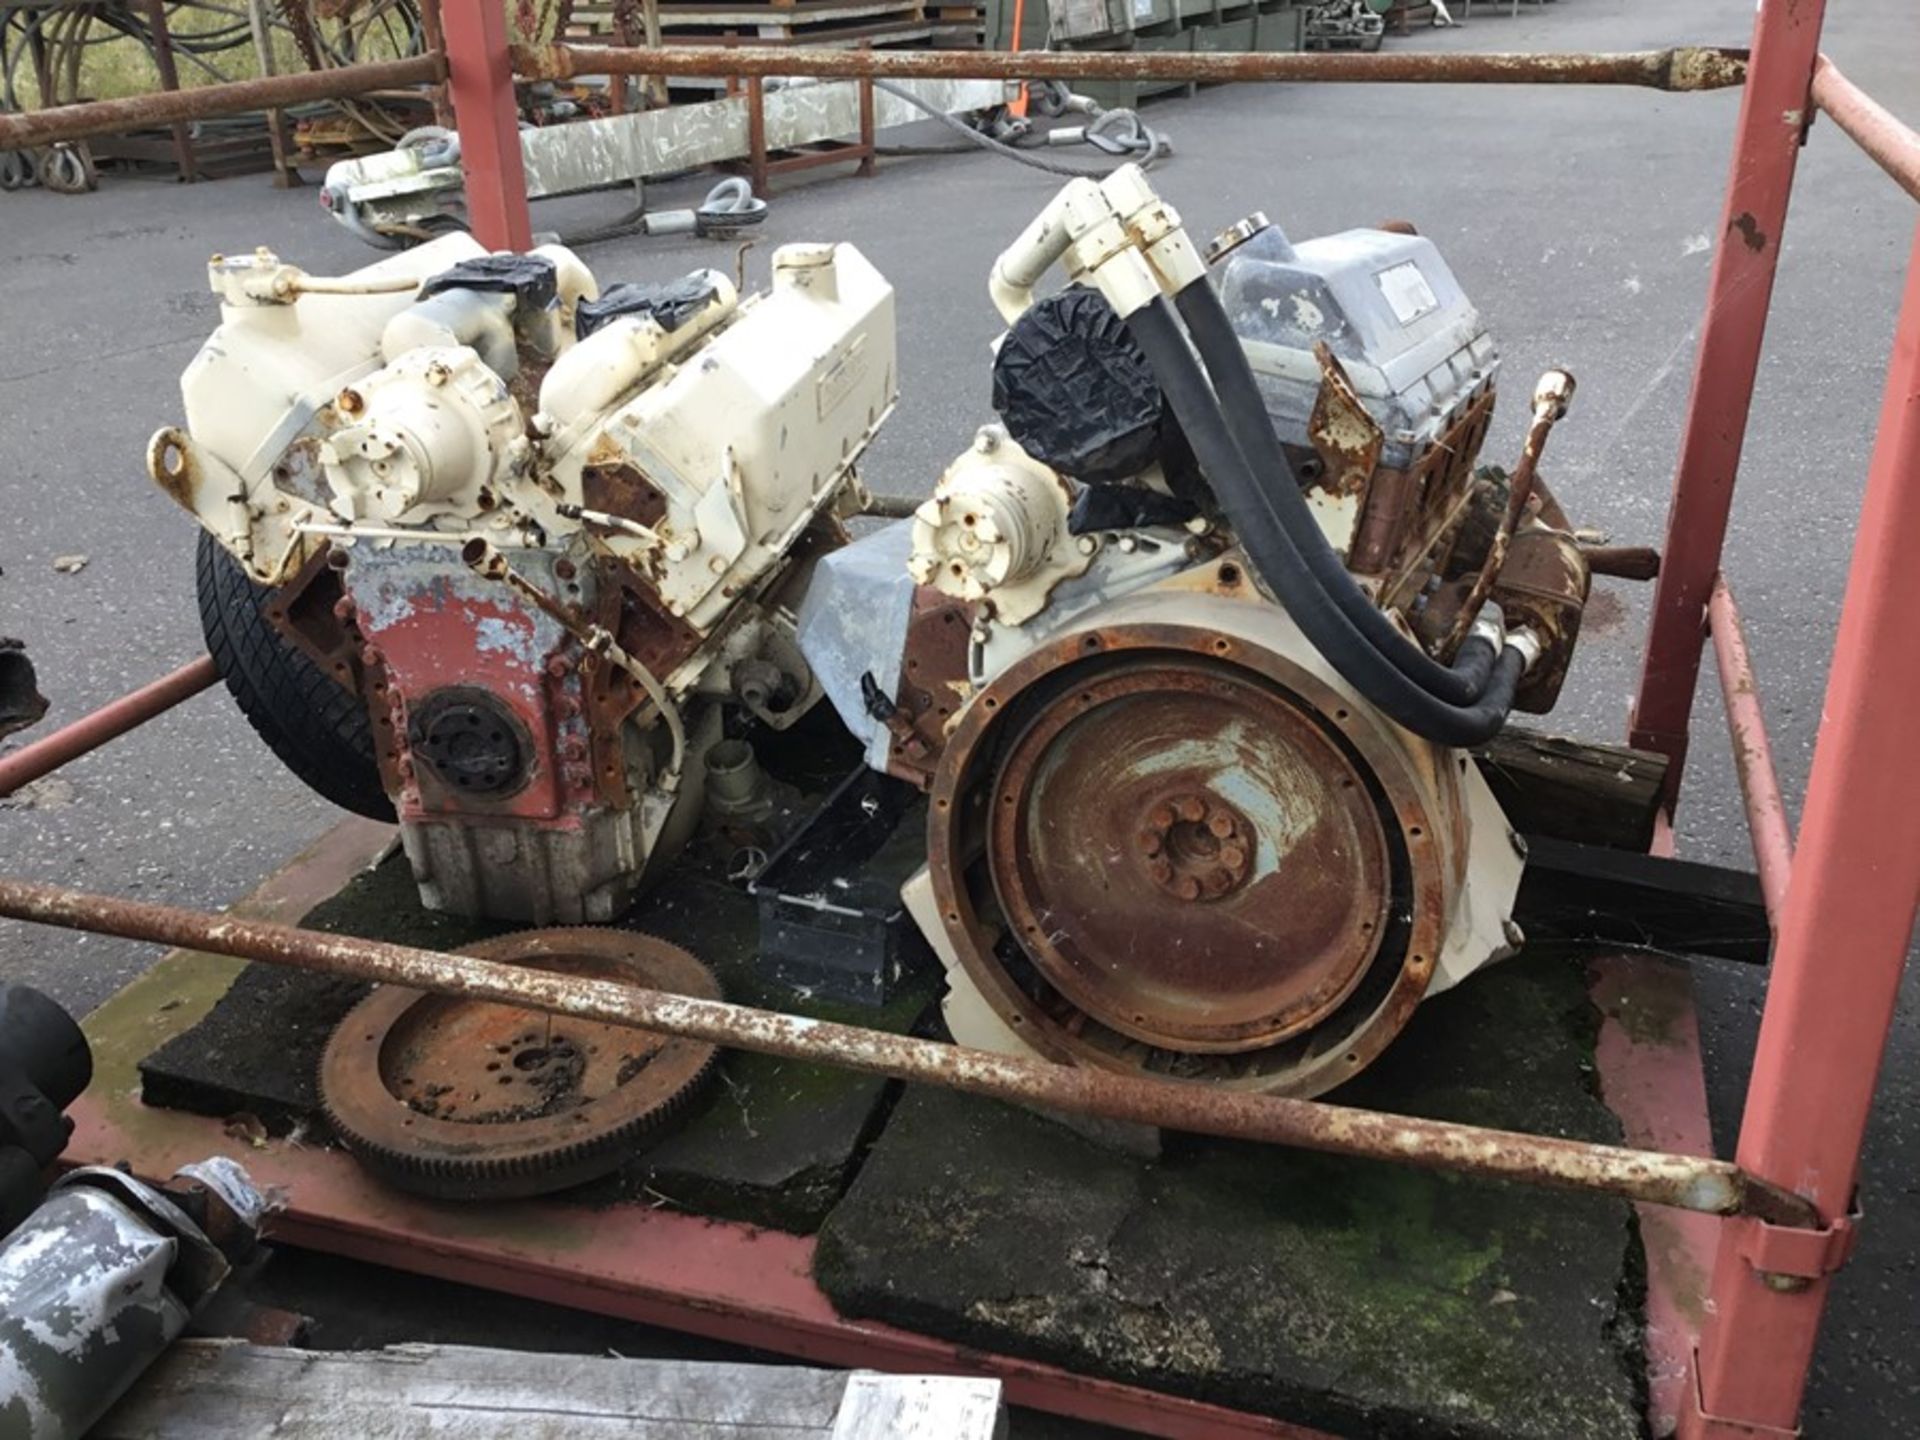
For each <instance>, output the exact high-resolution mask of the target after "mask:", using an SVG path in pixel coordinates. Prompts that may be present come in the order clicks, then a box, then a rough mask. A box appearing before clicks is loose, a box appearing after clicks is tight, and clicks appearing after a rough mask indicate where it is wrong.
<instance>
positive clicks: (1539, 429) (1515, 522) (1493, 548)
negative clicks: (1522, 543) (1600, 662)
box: [1442, 370, 1585, 655]
mask: <svg viewBox="0 0 1920 1440" xmlns="http://www.w3.org/2000/svg"><path fill="white" fill-rule="evenodd" d="M1573 389H1574V384H1573V376H1571V375H1569V374H1568V373H1567V372H1566V371H1564V370H1549V371H1548V372H1547V373H1546V374H1545V375H1543V376H1541V377H1540V383H1539V384H1538V385H1537V386H1536V387H1535V389H1534V392H1533V419H1532V421H1531V422H1530V423H1529V424H1528V426H1527V438H1526V442H1525V444H1523V445H1522V446H1521V447H1520V461H1519V463H1518V464H1516V465H1515V466H1514V467H1513V474H1512V476H1511V477H1510V478H1509V479H1508V481H1507V509H1506V514H1505V515H1503V516H1502V517H1501V519H1500V528H1499V529H1498V530H1496V531H1495V532H1494V536H1493V543H1492V544H1491V545H1489V546H1488V547H1487V556H1486V559H1485V560H1483V561H1481V562H1480V573H1479V574H1477V575H1476V576H1474V579H1473V584H1472V586H1471V587H1470V588H1469V589H1468V590H1467V594H1466V598H1465V599H1464V600H1463V601H1462V602H1461V604H1460V612H1459V614H1458V615H1456V616H1455V617H1454V621H1453V631H1452V633H1451V634H1449V635H1448V636H1447V638H1446V641H1445V643H1444V645H1443V647H1442V653H1443V654H1447V655H1451V654H1453V653H1454V652H1455V651H1456V650H1458V649H1459V648H1460V646H1461V644H1462V643H1463V642H1464V641H1465V640H1466V638H1467V632H1468V631H1469V630H1471V629H1472V628H1473V622H1474V620H1475V618H1476V617H1478V615H1479V614H1480V607H1481V606H1482V605H1484V604H1485V603H1486V599H1487V596H1488V595H1489V594H1490V593H1491V592H1492V590H1493V585H1494V581H1495V580H1496V579H1498V578H1499V575H1500V570H1501V567H1502V566H1504V565H1505V564H1506V563H1507V548H1508V546H1509V545H1511V544H1512V543H1513V536H1514V532H1515V531H1516V530H1518V529H1519V528H1520V521H1521V520H1522V518H1524V517H1525V515H1526V513H1527V502H1528V501H1530V500H1532V498H1533V479H1534V476H1535V475H1536V474H1537V473H1538V472H1539V469H1540V457H1541V455H1542V454H1544V453H1545V452H1546V448H1547V437H1548V436H1550V435H1552V434H1553V427H1554V425H1555V424H1556V423H1557V422H1558V421H1559V420H1560V419H1561V417H1562V416H1564V415H1565V414H1566V413H1567V403H1568V402H1569V401H1570V400H1572V399H1573ZM1581 598H1582V599H1583V600H1584V599H1585V595H1584V593H1583V594H1582V597H1581ZM1543 638H1544V637H1543Z"/></svg>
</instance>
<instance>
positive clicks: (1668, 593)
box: [1630, 0, 1826, 803]
mask: <svg viewBox="0 0 1920 1440" xmlns="http://www.w3.org/2000/svg"><path fill="white" fill-rule="evenodd" d="M1825 13H1826V3H1825V0H1761V5H1760V13H1759V16H1758V18H1757V19H1756V20H1755V21H1754V28H1753V54H1752V56H1751V58H1750V59H1749V61H1748V64H1747V84H1746V89H1745V90H1744V91H1743V92H1742V94H1741V97H1740V121H1739V126H1738V129H1737V131H1736V136H1735V140H1734V149H1733V173H1732V176H1731V178H1730V179H1729V181H1728V184H1727V200H1726V209H1725V212H1724V213H1723V215H1722V217H1721V222H1720V242H1719V246H1718V248H1717V250H1716V252H1715V254H1714V261H1713V277H1712V279H1711V280H1710V281H1709V282H1708V287H1707V310H1706V318H1705V319H1704V320H1703V321H1702V322H1701V326H1700V349H1699V354H1698V358H1697V359H1696V360H1695V362H1694V371H1693V394H1692V397H1691V399H1690V400H1689V401H1688V404H1687V424H1686V431H1685V435H1684V437H1683V438H1682V440H1681V442H1680V463H1679V470H1678V472H1677V474H1676V476H1675V479H1674V487H1673V505H1672V509H1671V510H1670V511H1669V512H1668V516H1667V538H1666V548H1665V553H1664V555H1663V557H1662V560H1661V565H1660V580H1659V585H1658V588H1657V589H1656V590H1655V591H1654V597H1653V619H1652V623H1651V626H1650V628H1649V630H1648V633H1647V648H1646V654H1645V657H1644V659H1643V660H1642V669H1641V672H1640V692H1639V695H1638V697H1637V698H1636V699H1635V701H1634V706H1633V715H1632V719H1631V721H1630V734H1631V740H1632V743H1633V744H1634V745H1635V746H1637V747H1639V748H1640V749H1643V750H1657V751H1659V752H1661V753H1662V754H1664V755H1666V756H1667V757H1668V758H1669V760H1670V761H1671V762H1672V763H1671V764H1670V765H1669V766H1668V768H1667V778H1666V787H1667V800H1668V802H1669V803H1671V802H1672V800H1673V798H1674V796H1675V795H1677V794H1678V793H1679V787H1680V776H1681V773H1682V770H1683V769H1684V767H1685V764H1686V756H1687V735H1688V728H1689V720H1690V718H1691V716H1692V713H1693V696H1694V690H1695V688H1696V686H1697V685H1698V682H1699V678H1700V658H1701V657H1700V647H1701V644H1702V641H1703V638H1704V637H1703V629H1702V627H1703V624H1704V621H1705V616H1706V608H1707V599H1708V596H1709V595H1710V594H1711V592H1712V590H1713V581H1714V577H1715V576H1716V575H1718V574H1719V573H1720V551H1721V547H1722V545H1723V544H1724V542H1725V540H1726V534H1727V514H1728V511H1729V509H1730V508H1731V506H1732V504H1733V482H1734V478H1735V476H1736V475H1737V473H1738V472H1739V469H1740V449H1741V445H1742V443H1743V442H1744V441H1745V439H1746V432H1747V412H1748V410H1749V409H1750V408H1751V406H1752V403H1753V386H1754V380H1755V377H1756V376H1757V375H1758V374H1759V369H1760V346H1761V342H1762V341H1763V340H1764V339H1765V337H1766V328H1767V309H1768V306H1769V305H1770V304H1771V302H1772V297H1773V278H1774V272H1775V269H1776V268H1777V266H1778V264H1779V259H1780V237H1781V232H1782V230H1783V229H1784V227H1785V224H1786V218H1787V200H1788V198H1789V196H1790V194H1791V193H1792V190H1793V172H1794V166H1795V164H1796V163H1797V161H1798V159H1799V154H1800V143H1801V139H1802V137H1803V135H1804V133H1805V129H1806V124H1807V121H1808V119H1809V118H1810V113H1809V108H1808V107H1809V100H1808V92H1809V90H1810V88H1811V86H1812V83H1813V68H1814V64H1815V62H1816V61H1817V60H1818V58H1819V54H1820V22H1821V20H1822V18H1823V17H1824V15H1825Z"/></svg>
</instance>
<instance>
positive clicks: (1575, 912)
mask: <svg viewBox="0 0 1920 1440" xmlns="http://www.w3.org/2000/svg"><path fill="white" fill-rule="evenodd" d="M1514 919H1515V921H1516V922H1517V923H1518V924H1519V926H1520V928H1521V929H1522V930H1524V931H1525V932H1526V934H1527V939H1528V940H1529V941H1530V942H1539V941H1543V940H1545V941H1575V942H1580V943H1586V942H1590V941H1605V942H1607V943H1609V944H1616V945H1625V946H1628V947H1631V948H1635V949H1646V950H1656V951H1659V952H1661V953H1663V954H1668V955H1705V956H1710V957H1713V958H1716V959H1721V960H1738V961H1742V962H1744V963H1746V964H1752V965H1764V964H1766V962H1767V957H1768V954H1769V952H1770V950H1771V948H1772V944H1773V936H1772V932H1771V930H1770V929H1769V927H1768V924H1767V909H1766V905H1765V903H1764V902H1763V901H1762V900H1761V898H1760V882H1759V881H1758V880H1756V879H1755V878H1754V877H1753V876H1752V875H1750V874H1748V873H1747V872H1746V871H1744V870H1728V869H1723V868H1722V867H1720V866H1718V865H1700V864H1696V863H1694V862H1692V861H1687V860H1673V859H1669V858H1667V857H1665V856H1659V855H1646V854H1635V853H1634V852H1632V851H1629V850H1612V849H1608V848H1606V847H1604V846H1600V845H1580V844H1575V843H1573V842H1571V841H1567V840H1555V839H1551V838H1548V837H1544V836H1535V837H1532V838H1530V839H1529V841H1528V853H1527V870H1526V874H1525V875H1524V876H1523V877H1522V878H1521V881H1520V896H1519V899H1518V900H1517V901H1516V902H1515V904H1514Z"/></svg>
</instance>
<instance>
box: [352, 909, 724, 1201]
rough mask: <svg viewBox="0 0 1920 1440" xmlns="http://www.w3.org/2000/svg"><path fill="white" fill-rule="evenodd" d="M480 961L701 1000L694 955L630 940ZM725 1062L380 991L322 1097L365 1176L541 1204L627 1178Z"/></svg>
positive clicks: (625, 935) (702, 985)
mask: <svg viewBox="0 0 1920 1440" xmlns="http://www.w3.org/2000/svg"><path fill="white" fill-rule="evenodd" d="M460 953H461V954H463V955H471V956H474V957H476V958H478V959H482V960H493V961H498V962H500V963H502V964H507V965H519V966H525V967H527V968H529V969H536V970H551V971H556V972H558V973H561V974H565V975H572V976H579V977H581V978H585V979H593V980H613V981H619V982H622V983H625V984H630V985H636V986H641V987H644V988H646V989H650V990H664V991H669V992H672V993H674V994H679V995H692V996H696V997H698V998H701V999H712V1000H717V999H719V998H720V985H719V982H718V981H717V980H715V978H714V976H713V973H712V972H711V971H709V970H708V969H707V968H706V967H705V966H704V965H702V964H701V963H700V962H699V961H698V960H696V959H694V957H693V956H691V955H689V954H688V953H687V952H686V951H685V950H682V949H680V948H679V947H678V946H676V945H669V944H667V943H666V942H665V941H663V940H658V939H655V938H654V937H652V936H650V935H640V934H634V933H631V932H628V931H621V930H597V929H588V928H584V927H581V928H560V929H552V930H528V931H522V932H520V933H517V934H513V935H503V936H500V937H498V938H497V939H493V940H486V941H482V942H480V943H479V944H477V945H469V946H467V947H465V948H464V949H462V950H461V951H460ZM717 1054H718V1052H717V1049H716V1047H714V1046H712V1045H708V1044H703V1043H700V1042H698V1041H692V1040H683V1039H679V1038H675V1037H670V1036H663V1035H656V1034H652V1033H650V1032H648V1031H645V1030H635V1029H632V1028H630V1027H627V1026H621V1025H610V1024H606V1023H604V1022H601V1021H591V1020H581V1019H575V1018H573V1017H570V1016H561V1015H548V1014H545V1013H543V1012H540V1011H536V1010H523V1009H519V1008H516V1007H514V1006H511V1005H501V1004H495V1003H493V1002H490V1001H482V1000H469V999H462V998H458V997H454V996H442V995H428V994H424V993H422V992H420V991H417V990H406V989H401V988H399V987H396V986H389V985H383V986H381V987H379V988H378V989H376V990H375V991H374V992H373V993H372V994H371V995H369V996H368V997H367V998H366V999H365V1000H363V1001H361V1002H360V1004H359V1005H357V1006H355V1007H354V1008H353V1010H351V1011H349V1012H348V1014H347V1016H346V1018H345V1019H344V1020H342V1021H341V1022H340V1026H339V1028H338V1029H336V1030H335V1031H334V1033H333V1037H332V1039H331V1040H329V1041H328V1042H327V1048H326V1052H325V1054H324V1055H323V1056H322V1057H321V1061H320V1098H321V1102H322V1104H323V1105H324V1107H325V1110H326V1115H327V1119H328V1121H329V1122H330V1123H331V1124H332V1126H333V1128H334V1131H335V1132H336V1133H337V1134H338V1135H339V1136H340V1138H341V1140H342V1141H343V1142H344V1143H345V1145H346V1147H347V1148H348V1149H349V1150H350V1151H352V1152H353V1154H354V1156H355V1158H356V1159H358V1160H359V1161H360V1162H361V1163H362V1164H363V1165H365V1166H366V1167H367V1168H368V1169H369V1170H371V1171H373V1172H374V1173H375V1174H376V1175H378V1176H379V1177H380V1178H381V1179H383V1180H385V1181H387V1182H388V1183H390V1184H392V1185H393V1186H395V1187H396V1188H398V1189H402V1190H408V1191H411V1192H413V1193H415V1194H420V1195H429V1196H433V1197H435V1198H437V1199H457V1200H499V1199H511V1198H516V1197H521V1196H527V1195H540V1194H545V1193H547V1192H549V1191H554V1190H561V1189H565V1188H567V1187H568V1186H572V1185H578V1184H581V1183H583V1182H585V1181H587V1180H592V1179H595V1178H597V1177H599V1176H601V1175H605V1174H607V1173H609V1172H610V1171H612V1170H615V1169H617V1168H618V1167H619V1166H620V1165H622V1164H624V1163H625V1162H626V1161H627V1160H628V1159H630V1158H631V1157H632V1156H633V1155H634V1154H635V1153H637V1152H638V1151H639V1150H640V1148H641V1147H642V1145H643V1144H644V1142H645V1141H646V1140H647V1139H649V1138H650V1137H653V1136H656V1135H657V1134H659V1132H660V1131H661V1129H662V1127H664V1126H666V1125H667V1124H668V1123H670V1122H671V1121H673V1120H674V1119H676V1118H677V1117H678V1116H679V1115H680V1114H681V1113H682V1112H683V1111H684V1110H685V1108H686V1106H687V1104H688V1102H689V1101H690V1100H691V1099H692V1098H693V1097H694V1095H695V1094H696V1093H697V1092H698V1091H699V1089H700V1088H701V1086H702V1085H703V1084H704V1083H705V1082H706V1081H707V1080H708V1079H709V1078H710V1076H711V1075H712V1073H713V1068H714V1063H715V1059H716V1057H717Z"/></svg>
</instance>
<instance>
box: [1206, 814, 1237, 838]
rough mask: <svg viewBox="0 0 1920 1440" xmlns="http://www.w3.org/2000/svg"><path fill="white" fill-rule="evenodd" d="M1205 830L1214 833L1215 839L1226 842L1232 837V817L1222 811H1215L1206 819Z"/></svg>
mask: <svg viewBox="0 0 1920 1440" xmlns="http://www.w3.org/2000/svg"><path fill="white" fill-rule="evenodd" d="M1207 829H1209V830H1211V831H1212V832H1213V833H1214V837H1215V838H1216V839H1220V840H1226V839H1228V838H1230V837H1231V836H1232V835H1233V830H1234V825H1233V816H1231V815H1229V814H1228V813H1227V812H1226V811H1224V810H1216V811H1215V812H1214V813H1213V814H1212V815H1210V816H1209V817H1208V818H1207Z"/></svg>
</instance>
